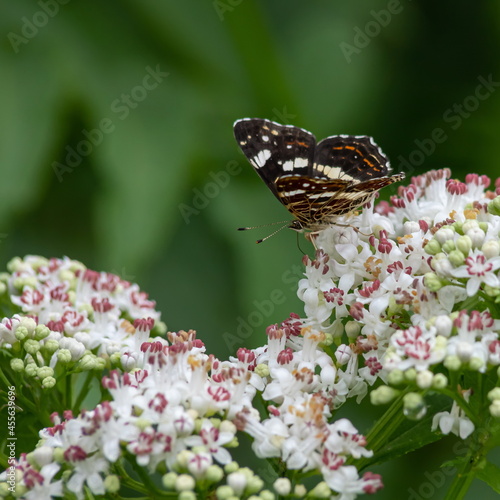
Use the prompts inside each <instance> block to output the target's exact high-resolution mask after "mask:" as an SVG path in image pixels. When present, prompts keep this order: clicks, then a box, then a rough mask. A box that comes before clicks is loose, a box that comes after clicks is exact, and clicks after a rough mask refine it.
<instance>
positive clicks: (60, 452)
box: [54, 446, 71, 472]
mask: <svg viewBox="0 0 500 500" xmlns="http://www.w3.org/2000/svg"><path fill="white" fill-rule="evenodd" d="M65 452H66V449H64V448H61V447H59V446H58V447H57V448H54V461H55V462H57V463H58V464H62V463H64V462H66V458H65V457H64V453H65ZM68 472H71V471H68Z"/></svg>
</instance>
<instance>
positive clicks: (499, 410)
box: [489, 399, 500, 418]
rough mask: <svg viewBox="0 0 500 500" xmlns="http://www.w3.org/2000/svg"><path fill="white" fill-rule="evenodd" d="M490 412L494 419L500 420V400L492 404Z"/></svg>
mask: <svg viewBox="0 0 500 500" xmlns="http://www.w3.org/2000/svg"><path fill="white" fill-rule="evenodd" d="M489 410H490V414H491V416H492V417H495V418H500V400H499V399H495V401H493V403H491V405H490V407H489Z"/></svg>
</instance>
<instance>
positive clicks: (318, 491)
mask: <svg viewBox="0 0 500 500" xmlns="http://www.w3.org/2000/svg"><path fill="white" fill-rule="evenodd" d="M331 494H332V491H331V490H330V488H329V487H328V485H327V484H326V483H325V482H324V481H321V483H318V484H317V485H316V486H315V487H314V488H313V489H312V490H311V491H310V492H309V497H310V498H330V495H331Z"/></svg>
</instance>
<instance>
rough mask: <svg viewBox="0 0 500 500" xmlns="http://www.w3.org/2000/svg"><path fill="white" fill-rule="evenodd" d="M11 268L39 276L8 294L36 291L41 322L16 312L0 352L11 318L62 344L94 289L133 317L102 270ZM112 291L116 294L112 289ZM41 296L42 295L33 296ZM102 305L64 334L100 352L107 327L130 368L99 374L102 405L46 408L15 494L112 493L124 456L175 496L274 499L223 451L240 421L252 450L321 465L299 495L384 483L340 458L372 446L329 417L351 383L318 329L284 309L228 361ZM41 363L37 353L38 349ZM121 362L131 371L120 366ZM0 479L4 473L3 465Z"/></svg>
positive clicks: (1, 487) (9, 343)
mask: <svg viewBox="0 0 500 500" xmlns="http://www.w3.org/2000/svg"><path fill="white" fill-rule="evenodd" d="M35 260H36V262H37V264H36V265H33V262H34V261H35ZM15 264H16V266H15V267H16V270H15V271H14V273H13V275H12V276H10V278H9V280H8V282H9V284H11V282H18V281H19V280H21V279H22V280H24V282H26V280H27V277H35V278H36V279H32V280H31V283H30V285H29V286H28V285H27V284H26V283H24V286H23V287H22V288H21V290H23V292H22V293H21V294H20V295H19V294H17V295H16V294H14V297H13V298H12V300H13V301H17V302H18V303H30V304H32V303H33V300H31V297H34V296H35V294H34V290H39V291H40V294H39V295H38V297H39V298H40V300H37V301H36V302H37V303H38V304H39V307H38V309H37V312H38V318H37V319H38V322H39V324H38V326H35V325H36V321H35V319H34V318H27V317H20V316H17V317H16V318H14V319H12V320H9V321H10V323H9V321H5V322H4V323H5V324H6V325H7V326H5V329H6V331H7V332H10V331H12V334H11V335H10V337H8V336H7V334H5V333H4V336H3V337H2V338H3V339H4V340H3V348H4V349H5V348H12V347H13V346H14V345H15V344H16V342H18V340H17V336H16V333H17V330H19V328H20V327H19V326H17V328H14V327H11V326H10V325H11V324H12V323H13V322H14V323H16V322H17V321H19V325H21V324H23V325H24V324H26V322H33V325H31V328H29V329H28V336H32V337H36V332H37V331H39V330H40V329H41V326H43V325H42V323H41V322H40V320H41V319H43V320H44V321H45V322H46V325H45V326H43V328H44V330H43V331H44V332H45V333H47V331H48V332H50V333H49V335H46V336H45V337H44V338H43V339H41V340H37V342H40V343H41V344H42V347H43V343H44V342H45V341H46V339H48V338H49V337H50V338H53V339H55V340H57V342H59V343H60V342H61V341H62V337H63V333H65V331H66V330H65V329H66V323H65V320H64V319H63V318H65V316H64V315H65V311H67V310H68V308H70V307H71V306H73V307H75V308H78V305H80V306H81V305H82V304H83V305H85V304H88V303H89V302H90V303H91V304H94V302H93V299H94V298H95V294H96V293H104V294H109V296H108V295H106V297H102V296H101V295H99V304H101V305H102V304H109V305H111V304H112V300H113V299H114V300H116V301H117V302H120V303H121V304H122V307H123V309H124V310H126V311H127V312H128V314H130V315H131V310H130V307H128V308H125V307H124V305H125V304H129V303H128V302H127V301H126V300H125V298H124V296H123V294H125V293H127V290H128V289H129V288H131V286H124V285H123V284H122V283H120V286H116V287H115V286H109V287H107V286H102V283H108V280H107V278H109V277H108V276H107V275H100V274H98V273H96V274H91V275H90V276H91V277H92V280H88V279H86V278H85V277H86V276H88V275H89V273H91V272H89V271H86V270H85V269H84V268H83V267H81V266H80V265H78V264H77V263H75V262H74V261H68V260H64V261H60V260H56V259H54V260H51V261H50V262H47V261H41V260H40V259H39V258H38V260H37V259H34V258H31V257H30V258H28V259H26V261H16V262H15ZM61 276H64V279H61ZM40 277H41V278H40ZM45 277H47V279H45ZM68 282H69V283H70V284H68ZM113 284H114V281H113ZM10 286H12V285H10ZM45 287H48V288H45ZM55 287H59V288H58V290H64V292H62V291H61V292H58V293H57V294H50V292H49V291H48V290H52V289H54V288H55ZM117 288H118V289H120V290H121V293H122V295H120V294H117V293H114V294H113V292H116V290H117ZM18 289H19V287H17V288H15V290H18ZM64 293H67V294H68V296H66V295H63V294H64ZM47 294H48V296H49V298H47V299H44V298H42V296H43V297H45V295H47ZM19 297H23V298H24V302H23V299H20V298H19ZM27 297H30V299H28V298H27ZM118 297H122V300H121V301H120V300H118ZM107 299H109V301H108V302H107V301H106V300H107ZM52 302H54V303H53V304H52ZM42 303H43V304H44V305H43V306H41V304H42ZM61 303H62V304H64V306H61ZM129 305H130V304H129ZM25 307H26V309H25V312H27V313H32V312H33V309H32V308H33V307H34V306H32V305H30V308H28V307H27V306H25ZM96 307H97V308H96ZM99 307H100V306H99V305H97V304H96V306H94V307H93V314H89V315H87V314H83V313H82V316H81V319H82V321H81V322H80V325H82V326H81V328H80V329H76V330H77V331H72V336H70V338H73V337H76V338H77V339H78V341H79V342H80V341H81V342H83V341H85V342H86V345H87V346H88V347H90V346H92V347H94V349H95V350H96V351H97V352H107V350H109V345H110V344H111V345H113V346H115V345H116V338H115V337H114V335H116V334H117V332H118V335H119V338H120V339H121V344H120V345H121V346H122V347H121V348H120V349H119V353H120V357H121V359H122V360H123V359H125V360H126V359H129V358H133V359H134V363H133V368H134V370H132V371H130V372H128V373H121V374H120V373H119V372H117V371H113V372H111V374H110V376H108V377H104V379H103V381H102V385H103V387H104V389H106V390H107V391H108V393H109V397H110V401H109V402H107V401H106V402H103V403H101V404H100V405H98V406H97V407H96V408H95V409H94V410H92V411H85V412H83V413H82V414H81V415H79V416H78V417H75V418H73V416H72V414H71V412H66V413H65V415H64V417H65V420H61V419H60V418H59V417H58V416H57V415H53V417H52V418H53V422H54V426H53V427H50V428H46V429H44V430H42V431H41V433H40V437H41V440H40V442H39V444H38V447H37V449H36V450H35V451H34V452H32V453H30V454H28V455H22V456H21V458H20V460H19V461H18V463H17V464H16V466H15V469H16V485H15V491H16V492H17V494H22V496H23V498H28V499H31V498H33V499H34V498H37V499H38V498H53V497H59V496H64V494H65V493H66V492H71V493H73V494H76V495H77V496H78V497H80V496H81V494H82V492H83V491H84V490H85V489H86V488H88V489H89V490H90V491H91V492H92V493H93V494H95V495H102V494H105V493H106V492H107V493H110V492H113V491H117V490H118V489H119V487H120V480H119V479H118V476H119V475H120V476H123V474H121V473H120V471H122V469H120V468H119V464H121V463H122V461H123V460H127V459H131V460H133V462H135V464H137V466H140V467H142V468H144V469H145V472H144V474H145V477H148V475H150V474H152V473H155V472H157V473H158V472H161V473H163V483H162V484H163V487H164V488H165V489H166V490H167V491H171V492H172V491H176V492H177V493H178V494H180V493H181V492H183V498H184V497H186V498H189V496H186V495H187V492H191V493H193V494H194V491H199V489H200V488H207V487H213V489H215V490H216V492H217V496H218V497H219V498H225V497H227V498H248V497H250V496H252V495H254V496H255V495H257V494H258V495H259V496H260V498H262V499H268V498H272V497H273V493H271V492H270V491H269V490H265V489H264V481H263V480H262V479H261V478H260V477H259V476H257V475H255V474H254V473H252V472H251V471H250V470H249V469H245V468H241V467H239V466H238V465H237V464H236V463H235V462H233V460H232V457H231V455H230V453H229V450H228V447H229V448H230V447H234V446H236V445H237V439H236V431H237V429H239V430H240V431H242V432H245V433H247V434H249V435H250V436H251V437H253V439H254V441H253V449H254V451H255V454H256V456H257V457H259V458H271V457H276V458H280V459H282V460H283V461H284V463H285V464H286V466H287V467H288V468H289V469H294V470H300V471H301V472H307V471H314V470H315V471H317V472H319V478H320V479H323V481H322V482H319V483H318V484H317V485H316V486H315V487H314V488H313V489H312V490H311V491H309V492H308V494H310V495H311V496H312V497H313V498H314V497H321V498H323V497H324V495H326V496H329V495H331V494H333V492H337V493H343V492H345V493H346V494H347V493H349V495H350V496H349V498H355V496H356V495H357V494H361V493H373V492H375V491H377V490H378V489H379V488H381V486H382V483H381V479H380V476H378V475H376V474H372V473H370V472H366V473H365V474H364V475H363V476H362V477H360V476H359V474H358V471H357V469H356V467H355V465H352V464H346V462H347V460H350V461H352V460H354V463H355V461H356V459H359V458H362V457H370V456H371V455H372V452H370V451H368V450H367V449H366V447H365V446H366V440H365V439H364V437H363V436H362V435H360V434H359V433H358V432H357V430H356V429H355V427H354V426H353V425H352V424H351V423H350V422H349V421H348V420H346V419H341V420H337V421H333V422H332V411H333V410H334V409H335V407H337V406H339V405H340V404H341V403H342V402H343V401H344V400H345V397H346V394H347V392H348V388H347V385H346V383H345V382H344V381H343V380H341V379H340V380H339V379H338V378H337V377H336V369H335V366H334V363H333V361H332V359H331V357H330V356H328V355H327V354H325V352H324V351H323V350H322V349H321V348H320V347H319V344H320V342H324V341H325V334H324V333H323V332H321V331H318V330H314V329H313V328H309V327H303V326H302V323H301V322H300V321H298V319H297V318H298V317H297V316H296V315H292V316H291V317H290V318H289V319H288V320H286V321H284V322H283V323H282V324H281V326H278V325H272V326H270V327H269V328H268V329H267V333H268V337H269V344H268V345H267V346H264V347H262V348H259V349H256V350H254V351H252V350H248V349H245V348H241V349H239V350H238V353H237V356H236V357H235V358H232V359H230V360H227V361H220V360H218V359H216V358H215V357H213V356H212V355H207V354H206V353H205V348H204V346H203V344H202V343H201V341H200V340H198V339H196V335H195V333H194V332H193V331H189V332H184V331H180V332H178V333H169V334H168V341H167V340H164V339H160V338H156V339H145V338H144V336H143V335H142V334H141V335H140V334H139V331H141V332H142V330H141V325H142V323H146V326H147V327H148V328H147V331H148V332H149V330H150V329H151V327H152V320H151V319H147V320H146V319H143V320H141V319H138V320H136V321H135V323H134V324H135V325H136V328H135V329H134V328H132V329H131V328H130V327H131V325H129V326H128V327H127V328H122V327H121V326H120V325H119V324H118V323H116V322H115V323H112V322H111V321H107V320H106V317H104V318H102V321H100V322H99V321H98V319H97V316H98V313H99V314H102V315H105V313H107V312H108V313H109V311H112V309H113V308H112V307H110V306H106V307H104V308H103V310H102V312H101V310H100V309H99ZM108 308H109V311H106V309H108ZM49 311H50V312H49ZM78 311H84V312H85V311H87V308H85V307H80V308H79V309H78ZM51 322H52V323H51ZM49 324H50V328H49V327H48V326H47V325H49ZM16 325H17V323H16ZM16 325H14V326H16ZM110 325H114V326H110ZM100 328H102V335H101V336H100V337H99V335H98V333H99V329H100ZM37 329H38V330H37ZM129 330H137V331H136V332H135V335H136V336H140V340H141V341H142V343H141V345H138V344H137V343H133V342H132V341H130V342H131V343H129V344H128V346H127V347H126V348H125V343H126V342H127V339H128V336H127V332H129ZM99 340H100V342H101V343H100V344H99ZM145 340H147V341H145ZM42 351H43V349H42V348H40V352H42ZM114 352H116V351H114ZM39 361H40V362H43V361H46V360H45V358H44V357H43V356H42V359H40V360H39ZM122 366H125V367H127V368H128V367H129V365H128V364H127V362H122ZM94 369H95V367H94ZM257 394H259V395H260V396H261V398H262V399H264V400H265V401H267V402H268V408H267V410H268V417H267V418H262V417H261V416H260V414H259V412H258V410H257V409H256V408H255V407H254V404H255V402H254V400H255V396H256V395H257ZM257 401H258V399H257ZM0 477H1V479H2V480H4V481H5V480H6V477H7V476H6V473H4V474H3V475H2V476H0ZM223 480H225V484H223ZM122 481H123V483H124V484H126V483H127V481H126V480H125V479H123V478H122ZM221 483H222V484H221ZM129 486H130V485H129ZM6 487H7V482H4V483H3V484H1V483H0V494H5V493H6V492H7V490H6ZM147 487H148V488H149V489H150V490H152V491H157V488H158V486H157V485H155V484H154V483H153V482H152V481H150V482H148V484H147ZM275 489H276V492H277V493H278V494H284V491H286V490H288V492H289V493H290V494H291V495H299V496H303V495H305V494H306V493H307V491H306V490H305V488H304V487H303V486H302V485H300V484H297V485H296V486H295V487H294V488H291V485H289V483H286V481H285V482H283V481H278V482H277V484H276V486H275ZM163 493H166V492H165V491H163ZM269 495H271V496H269Z"/></svg>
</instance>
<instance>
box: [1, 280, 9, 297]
mask: <svg viewBox="0 0 500 500" xmlns="http://www.w3.org/2000/svg"><path fill="white" fill-rule="evenodd" d="M7 290H8V288H7V285H6V284H5V283H3V282H2V281H0V295H3V294H4V293H5V292H6V291H7Z"/></svg>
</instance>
